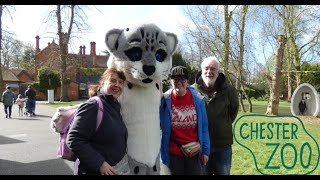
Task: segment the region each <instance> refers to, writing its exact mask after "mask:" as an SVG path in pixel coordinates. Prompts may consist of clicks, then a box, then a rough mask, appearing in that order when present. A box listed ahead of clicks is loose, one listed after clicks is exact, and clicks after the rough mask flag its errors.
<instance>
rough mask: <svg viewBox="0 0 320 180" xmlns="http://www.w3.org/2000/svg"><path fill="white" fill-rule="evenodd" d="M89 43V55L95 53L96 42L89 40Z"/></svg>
mask: <svg viewBox="0 0 320 180" xmlns="http://www.w3.org/2000/svg"><path fill="white" fill-rule="evenodd" d="M90 45H91V51H90V55H93V54H94V55H96V43H95V42H90Z"/></svg>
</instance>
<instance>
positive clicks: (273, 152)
mask: <svg viewBox="0 0 320 180" xmlns="http://www.w3.org/2000/svg"><path fill="white" fill-rule="evenodd" d="M233 132H234V139H235V141H236V142H237V143H238V144H239V145H241V146H242V147H244V148H245V149H247V150H248V153H251V155H252V157H253V161H254V164H255V167H256V169H257V170H258V171H259V173H261V174H266V175H271V174H287V175H294V174H310V173H312V172H313V171H314V170H315V169H316V168H317V166H318V163H319V146H318V143H317V141H316V140H315V139H314V138H313V137H312V136H311V134H309V133H308V131H307V130H306V129H305V126H304V124H303V122H302V121H301V119H299V118H298V117H296V116H267V115H260V114H257V115H256V114H250V115H243V116H241V117H239V118H238V119H237V120H236V121H235V123H234V126H233Z"/></svg>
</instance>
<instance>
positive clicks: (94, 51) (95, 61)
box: [90, 42, 97, 67]
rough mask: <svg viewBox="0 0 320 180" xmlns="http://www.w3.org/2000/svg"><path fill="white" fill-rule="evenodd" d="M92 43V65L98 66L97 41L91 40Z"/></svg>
mask: <svg viewBox="0 0 320 180" xmlns="http://www.w3.org/2000/svg"><path fill="white" fill-rule="evenodd" d="M90 45H91V51H90V55H91V56H92V59H93V62H92V65H93V67H97V55H96V43H95V42H90Z"/></svg>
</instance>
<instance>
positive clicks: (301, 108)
mask: <svg viewBox="0 0 320 180" xmlns="http://www.w3.org/2000/svg"><path fill="white" fill-rule="evenodd" d="M306 109H307V105H306V101H305V100H301V101H300V103H299V115H304V112H305V110H306Z"/></svg>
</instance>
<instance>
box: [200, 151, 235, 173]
mask: <svg viewBox="0 0 320 180" xmlns="http://www.w3.org/2000/svg"><path fill="white" fill-rule="evenodd" d="M231 163H232V147H231V145H229V146H227V147H226V148H225V149H223V150H220V151H216V152H213V153H212V154H210V156H209V160H208V162H207V165H206V172H205V174H206V175H230V169H231Z"/></svg>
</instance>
